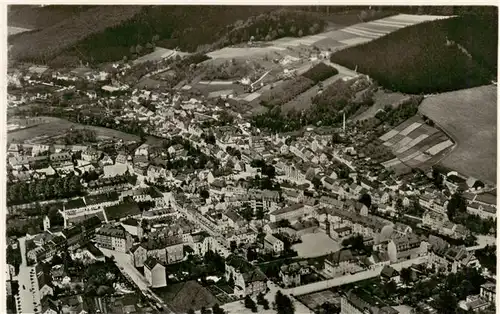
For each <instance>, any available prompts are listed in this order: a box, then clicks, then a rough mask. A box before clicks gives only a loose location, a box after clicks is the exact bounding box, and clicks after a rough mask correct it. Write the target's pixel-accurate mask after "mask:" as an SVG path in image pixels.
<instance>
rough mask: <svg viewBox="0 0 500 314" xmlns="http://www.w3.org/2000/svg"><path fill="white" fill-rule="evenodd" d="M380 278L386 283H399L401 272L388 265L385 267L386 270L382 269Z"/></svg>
mask: <svg viewBox="0 0 500 314" xmlns="http://www.w3.org/2000/svg"><path fill="white" fill-rule="evenodd" d="M380 278H381V279H382V280H383V281H386V282H387V281H394V282H395V283H399V281H400V279H401V278H400V274H399V272H398V271H397V270H396V269H394V268H392V267H391V266H389V265H386V266H384V268H382V271H381V272H380Z"/></svg>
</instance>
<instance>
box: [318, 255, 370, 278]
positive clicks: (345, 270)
mask: <svg viewBox="0 0 500 314" xmlns="http://www.w3.org/2000/svg"><path fill="white" fill-rule="evenodd" d="M356 261H357V259H356V258H355V257H354V256H353V255H352V252H351V250H349V249H347V250H339V251H337V252H334V253H331V254H330V255H328V256H327V258H326V259H325V269H324V271H325V273H327V274H328V275H329V276H332V277H334V276H343V275H346V274H350V273H354V272H356V271H359V270H360V269H361V268H360V266H359V265H358V264H357V263H356Z"/></svg>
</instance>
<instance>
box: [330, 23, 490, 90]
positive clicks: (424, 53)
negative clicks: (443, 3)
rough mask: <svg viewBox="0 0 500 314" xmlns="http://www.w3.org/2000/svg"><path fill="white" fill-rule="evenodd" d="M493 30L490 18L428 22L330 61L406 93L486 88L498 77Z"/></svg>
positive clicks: (333, 57)
mask: <svg viewBox="0 0 500 314" xmlns="http://www.w3.org/2000/svg"><path fill="white" fill-rule="evenodd" d="M497 25H498V18H497V16H496V15H490V14H485V15H465V16H458V17H454V18H450V19H445V20H439V21H432V22H426V23H422V24H418V25H415V26H411V27H407V28H403V29H401V30H398V31H396V32H394V33H392V34H389V35H387V36H384V37H381V38H379V39H377V40H374V41H372V42H369V43H367V44H363V45H359V46H355V47H351V48H349V49H345V50H341V51H339V52H337V53H334V54H333V55H332V57H331V61H332V62H335V63H338V64H341V65H344V66H346V67H349V68H351V69H354V68H356V66H357V67H358V71H359V72H361V73H364V74H367V75H369V76H370V77H372V78H373V79H375V80H376V81H378V82H379V83H380V85H382V86H384V87H385V88H388V89H390V90H393V91H400V92H404V93H413V94H418V93H434V92H444V91H451V90H457V89H463V88H469V87H474V86H479V85H484V84H488V83H489V82H490V81H491V80H492V79H494V78H495V77H496V68H497V43H498V31H497Z"/></svg>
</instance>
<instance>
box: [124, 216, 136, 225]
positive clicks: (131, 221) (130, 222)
mask: <svg viewBox="0 0 500 314" xmlns="http://www.w3.org/2000/svg"><path fill="white" fill-rule="evenodd" d="M121 223H122V224H124V225H128V226H137V225H138V224H139V221H138V220H137V219H135V218H132V217H129V218H127V219H125V220H123V221H122V222H121Z"/></svg>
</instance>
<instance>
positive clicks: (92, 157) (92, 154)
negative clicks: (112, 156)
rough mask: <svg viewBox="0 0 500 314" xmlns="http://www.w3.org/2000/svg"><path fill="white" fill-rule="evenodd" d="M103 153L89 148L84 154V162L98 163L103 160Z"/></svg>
mask: <svg viewBox="0 0 500 314" xmlns="http://www.w3.org/2000/svg"><path fill="white" fill-rule="evenodd" d="M101 154H102V152H100V151H97V150H95V149H93V148H88V149H87V150H85V151H83V152H82V160H84V161H88V162H96V161H98V160H99V159H100V158H101Z"/></svg>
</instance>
